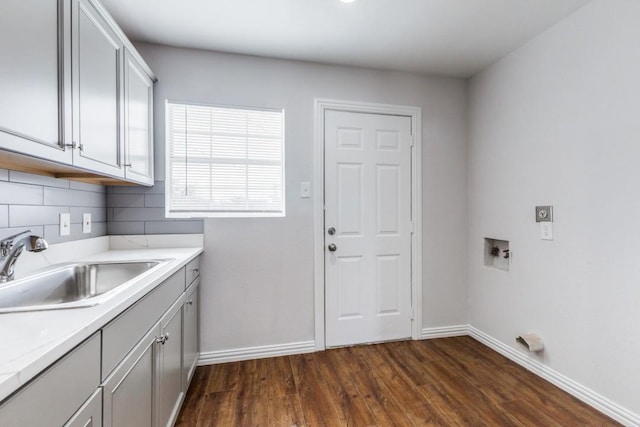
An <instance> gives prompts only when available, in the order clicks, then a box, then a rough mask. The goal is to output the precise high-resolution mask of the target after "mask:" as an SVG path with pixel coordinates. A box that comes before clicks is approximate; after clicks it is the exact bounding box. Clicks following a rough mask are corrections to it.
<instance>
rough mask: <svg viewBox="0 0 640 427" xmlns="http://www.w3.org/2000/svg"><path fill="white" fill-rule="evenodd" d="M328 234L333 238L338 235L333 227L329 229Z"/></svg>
mask: <svg viewBox="0 0 640 427" xmlns="http://www.w3.org/2000/svg"><path fill="white" fill-rule="evenodd" d="M327 233H329V236H333V235H334V234H336V229H335V228H333V227H329V229H328V230H327Z"/></svg>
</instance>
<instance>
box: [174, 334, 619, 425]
mask: <svg viewBox="0 0 640 427" xmlns="http://www.w3.org/2000/svg"><path fill="white" fill-rule="evenodd" d="M177 425H180V426H222V427H226V426H230V427H235V426H251V427H258V426H269V427H271V426H275V427H279V426H282V427H291V426H296V427H300V426H304V427H316V426H327V427H334V426H336V427H343V426H345V427H346V426H356V427H368V426H402V427H411V426H416V427H423V426H465V427H466V426H517V427H522V426H549V427H551V426H574V425H575V426H578V425H579V426H619V424H617V423H616V422H615V421H613V420H611V419H610V418H608V417H607V416H605V415H603V414H601V413H599V412H598V411H596V410H595V409H593V408H591V407H589V406H588V405H585V404H584V403H582V402H580V401H579V400H577V399H576V398H574V397H572V396H570V395H568V394H567V393H565V392H563V391H562V390H560V389H559V388H557V387H555V386H554V385H552V384H550V383H549V382H547V381H545V380H543V379H542V378H540V377H538V376H536V375H535V374H533V373H531V372H529V371H526V370H525V369H523V368H522V367H520V366H518V365H517V364H515V363H514V362H512V361H510V360H508V359H507V358H505V357H504V356H502V355H500V354H498V353H496V352H494V351H493V350H491V349H489V348H488V347H486V346H484V345H483V344H481V343H479V342H478V341H476V340H474V339H472V338H470V337H455V338H444V339H434V340H428V341H404V342H392V343H385V344H376V345H367V346H356V347H348V348H340V349H332V350H327V351H324V352H318V353H309V354H301V355H294V356H285V357H277V358H270V359H259V360H249V361H246V362H233V363H225V364H220V365H213V366H207V367H199V368H198V369H197V370H196V374H195V377H194V379H193V381H192V385H191V387H190V388H189V391H188V393H187V396H186V398H185V403H184V405H183V408H182V411H181V413H180V415H179V417H178V422H177Z"/></svg>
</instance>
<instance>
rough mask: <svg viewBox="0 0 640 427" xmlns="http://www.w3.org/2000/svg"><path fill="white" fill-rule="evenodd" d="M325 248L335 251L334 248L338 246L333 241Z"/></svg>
mask: <svg viewBox="0 0 640 427" xmlns="http://www.w3.org/2000/svg"><path fill="white" fill-rule="evenodd" d="M327 248H328V249H329V251H330V252H335V251H336V249H338V247H337V246H336V245H335V244H334V243H331V244H330V245H329V246H327Z"/></svg>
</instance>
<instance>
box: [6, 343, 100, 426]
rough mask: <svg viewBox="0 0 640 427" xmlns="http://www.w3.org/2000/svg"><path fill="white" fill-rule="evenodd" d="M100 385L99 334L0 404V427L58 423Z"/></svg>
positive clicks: (66, 418) (65, 418)
mask: <svg viewBox="0 0 640 427" xmlns="http://www.w3.org/2000/svg"><path fill="white" fill-rule="evenodd" d="M99 385H100V333H99V332H98V333H96V334H95V335H93V337H91V338H89V339H88V340H87V341H85V342H84V343H83V344H80V346H79V347H76V348H75V349H74V350H73V351H72V352H71V353H69V354H67V355H66V356H64V357H63V358H62V359H60V360H59V361H57V362H56V363H55V364H53V365H52V366H51V367H49V368H47V370H45V371H44V372H43V373H42V374H40V375H39V376H38V377H36V378H35V379H34V380H33V381H32V382H30V383H29V384H27V385H26V386H25V387H23V388H22V389H21V390H19V391H18V392H17V393H16V394H15V395H13V396H12V397H10V398H9V399H8V400H7V401H6V402H5V403H3V404H2V406H0V426H4V427H28V426H34V427H35V426H38V427H40V426H61V425H63V424H64V423H65V422H66V421H67V420H68V419H69V418H70V417H71V416H72V415H73V414H74V413H75V412H76V411H77V410H78V408H80V407H81V406H82V404H83V403H84V402H85V401H86V400H87V398H88V397H89V396H91V394H92V393H94V392H95V390H96V388H97V387H98V386H99Z"/></svg>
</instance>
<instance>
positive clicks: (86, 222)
mask: <svg viewBox="0 0 640 427" xmlns="http://www.w3.org/2000/svg"><path fill="white" fill-rule="evenodd" d="M82 232H83V233H85V234H87V233H91V214H90V213H83V214H82Z"/></svg>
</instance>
